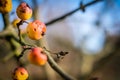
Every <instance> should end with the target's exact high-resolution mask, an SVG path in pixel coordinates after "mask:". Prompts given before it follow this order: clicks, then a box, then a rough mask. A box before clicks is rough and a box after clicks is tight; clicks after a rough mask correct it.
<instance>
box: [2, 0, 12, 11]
mask: <svg viewBox="0 0 120 80" xmlns="http://www.w3.org/2000/svg"><path fill="white" fill-rule="evenodd" d="M11 10H12V0H0V12H1V13H8V12H10V11H11Z"/></svg>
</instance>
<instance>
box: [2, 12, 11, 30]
mask: <svg viewBox="0 0 120 80" xmlns="http://www.w3.org/2000/svg"><path fill="white" fill-rule="evenodd" d="M2 17H3V22H4V29H6V28H7V27H8V25H9V24H10V21H9V14H8V13H5V14H2Z"/></svg>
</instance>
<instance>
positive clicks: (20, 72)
mask: <svg viewBox="0 0 120 80" xmlns="http://www.w3.org/2000/svg"><path fill="white" fill-rule="evenodd" d="M11 10H12V0H0V13H2V14H4V13H8V12H10V11H11ZM16 14H17V16H18V18H20V20H18V21H17V23H19V21H25V20H28V19H30V18H31V17H32V9H31V8H30V7H29V5H28V4H27V3H25V2H22V3H21V4H20V5H19V6H18V7H17V9H16ZM26 31H27V35H28V37H29V38H30V39H32V40H39V39H41V38H43V36H44V34H45V32H46V26H45V24H44V23H43V22H41V21H40V20H34V21H32V22H30V23H28V25H27V28H26ZM28 60H29V61H30V63H32V64H35V65H38V66H41V65H45V63H46V62H47V55H46V54H45V53H44V51H43V49H42V48H40V47H34V48H31V49H30V50H29V52H28ZM27 79H28V72H27V70H26V69H25V68H24V67H21V66H19V67H17V68H16V69H15V70H14V73H13V80H27Z"/></svg>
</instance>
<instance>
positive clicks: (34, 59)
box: [28, 47, 47, 65]
mask: <svg viewBox="0 0 120 80" xmlns="http://www.w3.org/2000/svg"><path fill="white" fill-rule="evenodd" d="M28 60H29V61H30V62H31V63H32V64H35V65H45V63H46V62H47V56H46V54H45V53H44V52H43V49H42V48H40V47H35V48H32V49H31V51H30V52H29V54H28Z"/></svg>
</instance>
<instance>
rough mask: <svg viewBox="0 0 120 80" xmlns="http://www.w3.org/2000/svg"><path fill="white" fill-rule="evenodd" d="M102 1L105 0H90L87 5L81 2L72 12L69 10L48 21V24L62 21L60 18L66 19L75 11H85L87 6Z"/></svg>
mask: <svg viewBox="0 0 120 80" xmlns="http://www.w3.org/2000/svg"><path fill="white" fill-rule="evenodd" d="M100 1H103V0H94V1H92V2H89V3H87V4H85V5H83V4H82V3H80V6H79V7H78V8H76V9H75V10H73V11H71V12H69V13H66V14H64V15H63V16H61V17H58V18H56V19H53V20H52V21H50V22H47V23H46V25H51V24H53V23H55V22H57V21H60V20H62V19H64V18H66V17H68V16H70V15H72V14H73V13H75V12H77V11H79V10H82V11H85V8H86V7H88V6H91V5H93V4H95V3H97V2H100Z"/></svg>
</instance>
